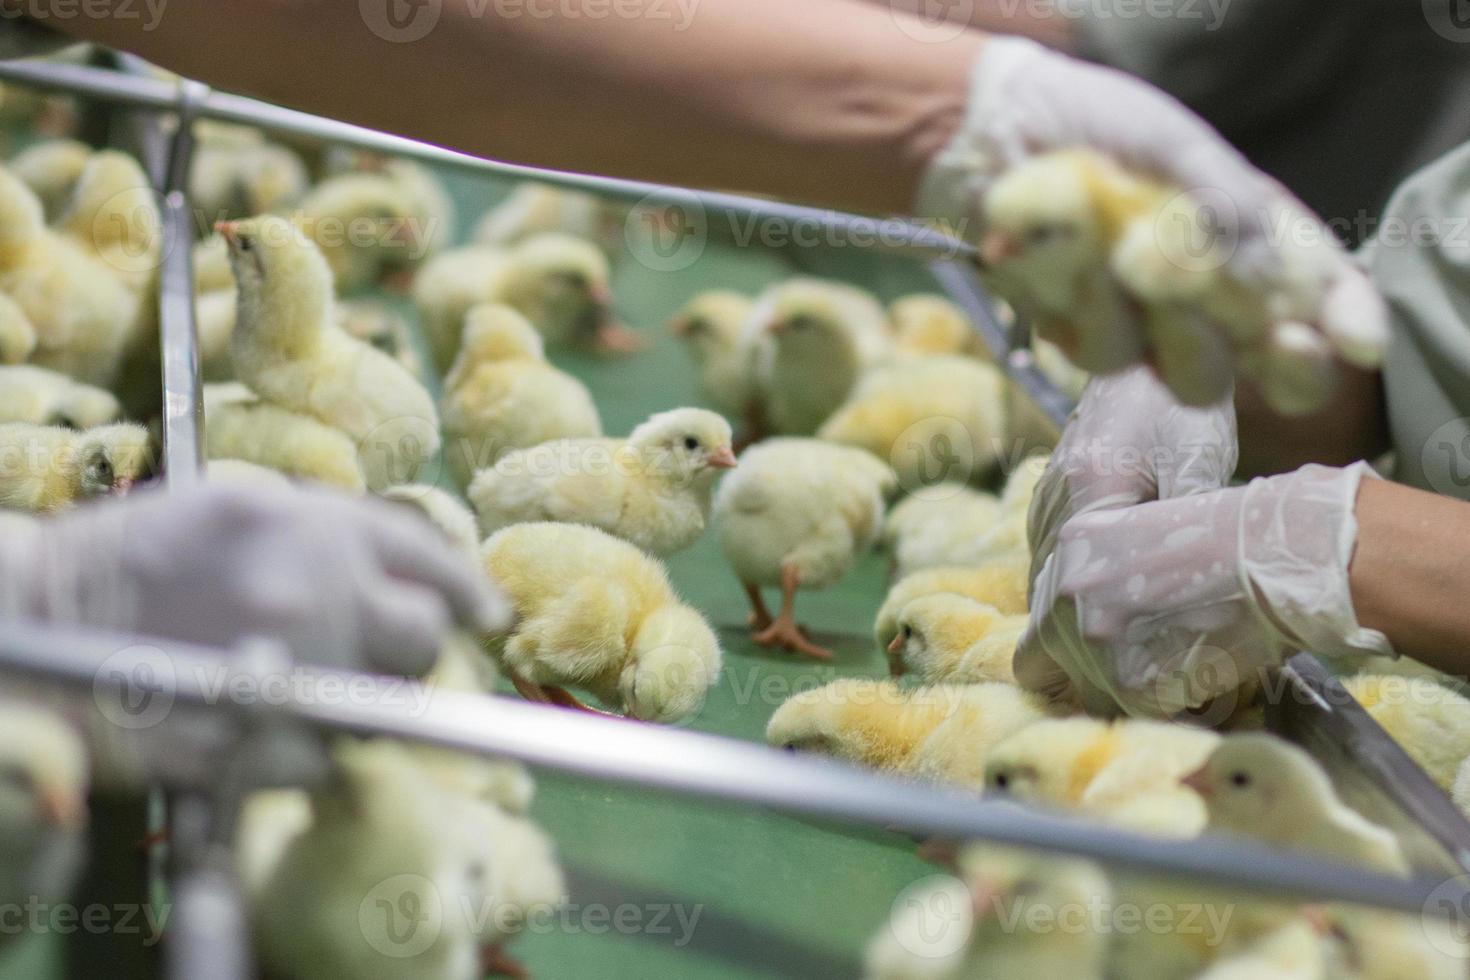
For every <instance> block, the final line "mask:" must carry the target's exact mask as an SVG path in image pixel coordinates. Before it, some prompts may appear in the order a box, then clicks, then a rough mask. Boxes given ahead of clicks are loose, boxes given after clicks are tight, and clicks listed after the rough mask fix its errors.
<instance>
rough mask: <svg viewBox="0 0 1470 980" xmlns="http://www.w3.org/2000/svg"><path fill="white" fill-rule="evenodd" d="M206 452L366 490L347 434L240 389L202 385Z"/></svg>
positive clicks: (237, 386) (299, 477)
mask: <svg viewBox="0 0 1470 980" xmlns="http://www.w3.org/2000/svg"><path fill="white" fill-rule="evenodd" d="M204 453H205V456H207V457H208V458H209V459H211V460H226V459H236V460H244V461H245V462H248V463H254V464H256V465H257V466H263V467H265V468H267V469H271V470H276V471H277V472H280V473H283V474H285V475H286V476H289V477H291V478H292V479H295V480H305V481H308V482H311V483H322V484H325V485H327V486H332V487H337V488H339V489H342V490H346V491H348V492H350V493H363V492H365V491H366V490H367V480H366V478H365V477H364V476H363V472H362V466H361V464H360V463H359V462H358V454H357V446H356V445H355V444H354V443H353V441H352V439H351V438H349V437H348V435H347V434H346V433H345V432H342V431H340V430H338V429H334V428H332V427H331V426H329V425H326V424H325V423H323V422H319V421H317V419H315V418H313V417H312V416H310V415H305V414H302V413H301V412H293V411H290V410H288V409H285V408H282V407H280V406H279V405H272V404H271V403H269V402H264V401H261V400H260V399H258V398H256V397H255V394H254V393H253V392H251V391H250V390H249V389H248V388H246V387H245V386H244V385H241V384H234V383H228V382H227V383H221V384H209V385H205V386H204Z"/></svg>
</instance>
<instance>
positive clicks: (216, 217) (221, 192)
mask: <svg viewBox="0 0 1470 980" xmlns="http://www.w3.org/2000/svg"><path fill="white" fill-rule="evenodd" d="M257 135H258V134H257ZM310 186H311V176H310V174H308V173H307V171H306V164H305V163H304V162H303V161H302V159H301V156H300V154H298V153H297V152H296V151H295V150H292V149H291V148H289V147H286V146H282V145H281V144H279V143H271V142H267V141H266V140H265V139H264V138H259V139H257V140H255V141H251V142H248V143H244V144H237V143H236V142H235V141H231V140H220V141H215V140H210V139H207V138H206V139H201V141H200V143H199V145H198V146H197V147H196V149H195V152H194V159H193V160H192V161H191V164H190V171H189V200H190V203H192V204H193V205H194V208H195V210H196V211H197V212H199V213H200V214H201V215H202V216H203V219H204V220H203V221H202V222H201V226H202V227H205V228H209V227H212V226H213V225H214V223H215V222H217V221H232V220H239V219H242V218H248V217H250V216H251V215H253V214H265V213H267V212H271V211H275V212H280V211H285V210H286V209H288V208H291V207H294V206H295V205H296V204H297V203H298V202H299V201H300V200H301V199H302V197H303V196H304V195H305V194H306V191H307V189H308V188H309V187H310Z"/></svg>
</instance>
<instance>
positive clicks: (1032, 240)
mask: <svg viewBox="0 0 1470 980" xmlns="http://www.w3.org/2000/svg"><path fill="white" fill-rule="evenodd" d="M1065 233H1066V230H1065V229H1063V228H1061V227H1059V226H1057V225H1037V226H1036V227H1035V228H1032V229H1030V230H1029V231H1027V232H1026V243H1027V244H1028V245H1046V244H1049V243H1050V242H1051V241H1052V240H1053V239H1056V238H1061V237H1063V235H1064V234H1065Z"/></svg>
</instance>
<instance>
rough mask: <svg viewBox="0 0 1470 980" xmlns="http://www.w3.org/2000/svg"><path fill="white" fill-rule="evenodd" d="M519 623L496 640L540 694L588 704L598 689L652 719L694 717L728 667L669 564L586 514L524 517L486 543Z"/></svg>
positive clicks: (496, 648) (513, 671)
mask: <svg viewBox="0 0 1470 980" xmlns="http://www.w3.org/2000/svg"><path fill="white" fill-rule="evenodd" d="M480 555H481V560H482V561H483V562H484V566H485V571H486V572H487V573H488V574H489V575H490V577H491V579H493V580H494V581H495V582H496V583H497V584H498V585H499V586H500V587H501V588H502V589H504V590H505V592H506V593H507V594H508V595H509V596H510V598H511V602H512V604H513V605H514V607H515V611H516V616H517V623H516V625H515V627H514V628H513V629H512V631H511V633H510V635H509V636H507V637H498V638H494V639H491V640H488V641H487V649H489V651H490V652H491V653H492V655H494V656H495V657H496V659H497V660H498V661H499V662H500V664H501V666H502V667H503V668H504V669H505V672H506V674H507V675H508V676H509V678H510V679H511V681H512V682H513V683H514V684H515V685H516V689H517V690H518V691H520V692H521V693H522V694H523V695H524V696H526V697H527V698H530V699H531V700H537V701H544V702H550V703H555V704H561V705H565V706H569V707H578V708H582V707H585V706H584V705H583V704H582V703H581V702H580V701H578V700H577V699H576V698H575V697H573V696H572V695H571V694H570V693H568V692H567V691H566V690H565V689H564V688H565V686H575V687H580V688H583V689H585V690H587V691H590V692H591V693H593V694H594V695H596V696H597V697H598V699H599V700H601V701H603V702H605V703H608V704H611V705H617V706H618V707H620V708H621V709H622V710H623V711H624V712H625V713H626V714H628V715H630V716H632V717H634V718H639V719H642V720H644V721H662V722H677V721H681V720H683V719H686V718H689V717H692V716H693V715H695V714H696V713H697V712H698V711H699V709H700V708H701V707H702V706H703V704H704V697H705V692H706V690H708V689H709V688H710V687H712V686H714V684H715V682H716V681H717V680H719V675H720V657H721V655H720V645H719V641H718V640H717V639H716V637H715V634H714V631H713V630H711V629H710V627H709V624H708V623H706V622H705V620H704V618H703V617H702V616H700V614H699V613H698V612H696V611H695V610H694V609H692V608H690V607H689V606H686V605H684V604H683V603H681V602H680V601H679V599H678V597H677V596H676V595H675V594H674V590H673V588H672V587H671V586H670V585H669V581H668V576H667V575H666V574H665V572H664V569H663V567H662V566H661V565H660V564H659V563H658V562H657V561H656V560H654V559H652V558H650V557H648V556H647V555H645V554H644V553H643V552H641V551H639V550H638V549H637V548H635V547H634V546H633V545H631V544H628V543H627V542H626V541H620V540H619V539H617V538H615V537H613V536H611V535H609V534H606V533H605V532H602V531H599V530H597V529H595V528H590V527H583V526H580V525H576V524H517V525H514V526H512V527H508V528H506V529H505V530H503V531H499V532H497V533H496V534H494V535H492V536H491V537H490V538H489V539H488V540H487V541H486V542H485V544H484V546H483V547H482V548H481V552H480Z"/></svg>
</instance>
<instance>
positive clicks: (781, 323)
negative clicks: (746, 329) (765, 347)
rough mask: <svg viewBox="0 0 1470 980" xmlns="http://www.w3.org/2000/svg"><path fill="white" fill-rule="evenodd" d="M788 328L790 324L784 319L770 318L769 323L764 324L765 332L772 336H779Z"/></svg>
mask: <svg viewBox="0 0 1470 980" xmlns="http://www.w3.org/2000/svg"><path fill="white" fill-rule="evenodd" d="M790 329H791V324H789V323H787V322H786V321H785V320H772V321H771V322H770V323H768V324H766V333H769V334H771V335H772V336H773V337H779V336H781V335H782V334H783V333H785V332H786V331H787V330H790Z"/></svg>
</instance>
